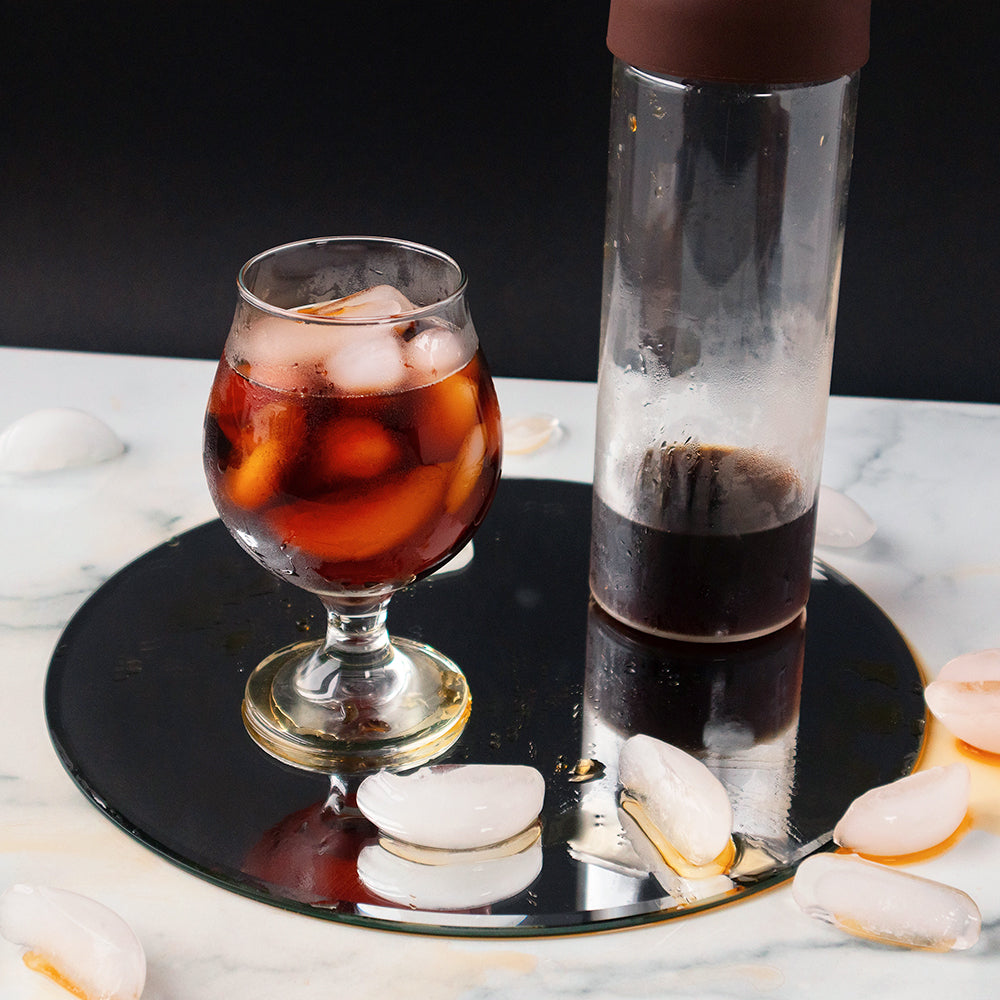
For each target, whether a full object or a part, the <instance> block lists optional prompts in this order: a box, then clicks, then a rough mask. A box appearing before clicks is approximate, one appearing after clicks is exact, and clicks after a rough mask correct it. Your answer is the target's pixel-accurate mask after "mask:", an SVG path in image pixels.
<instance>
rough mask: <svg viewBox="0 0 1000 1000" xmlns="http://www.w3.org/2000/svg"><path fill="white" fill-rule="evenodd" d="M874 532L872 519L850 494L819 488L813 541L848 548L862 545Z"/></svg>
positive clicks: (833, 546) (818, 543) (824, 487)
mask: <svg viewBox="0 0 1000 1000" xmlns="http://www.w3.org/2000/svg"><path fill="white" fill-rule="evenodd" d="M874 534H875V522H874V521H873V520H872V519H871V517H870V516H869V515H868V513H867V512H866V511H865V510H864V509H863V508H862V507H861V506H860V505H859V504H857V503H855V501H853V500H852V499H851V498H850V497H849V496H845V495H844V494H843V493H838V492H837V491H836V490H832V489H830V487H829V486H821V487H820V488H819V506H818V508H817V511H816V544H817V545H827V546H830V547H831V548H840V549H849V548H854V547H856V546H859V545H864V544H865V542H867V541H868V540H869V539H870V538H871V537H872V535H874Z"/></svg>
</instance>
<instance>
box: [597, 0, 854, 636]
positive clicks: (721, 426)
mask: <svg viewBox="0 0 1000 1000" xmlns="http://www.w3.org/2000/svg"><path fill="white" fill-rule="evenodd" d="M868 9H869V0H818V2H815V3H808V4H806V3H801V2H797V0H738V2H736V0H733V2H725V0H719V2H713V3H705V4H695V3H691V2H686V0H613V2H612V4H611V16H610V20H609V27H608V44H609V47H610V49H611V51H612V53H613V54H614V56H615V61H614V79H613V89H612V109H611V142H610V158H609V165H608V202H607V224H606V241H605V268H604V298H603V313H602V331H601V353H600V364H599V375H598V418H597V441H596V453H595V471H594V519H593V534H592V552H591V590H592V593H593V595H594V598H595V599H596V600H597V601H598V602H599V603H600V604H601V605H602V606H603V607H604V608H605V610H607V611H608V612H609V613H611V614H612V615H614V616H615V617H617V618H618V619H619V620H621V621H623V622H625V623H626V624H629V625H631V626H633V627H635V628H639V629H642V630H644V631H648V632H652V633H654V634H658V635H664V636H668V637H671V638H676V639H684V640H692V641H732V640H738V639H746V638H751V637H753V636H756V635H762V634H765V633H767V632H769V631H773V630H775V629H778V628H781V627H782V626H783V625H785V624H787V623H788V622H790V621H792V620H794V619H795V617H796V616H797V615H798V614H799V612H800V611H801V610H802V608H803V607H804V606H805V603H806V600H807V598H808V593H809V580H810V563H811V557H812V546H813V536H814V530H815V506H816V496H817V490H818V487H819V476H820V466H821V461H822V454H823V438H824V433H825V423H826V408H827V399H828V396H829V385H830V366H831V361H832V354H833V334H834V323H835V319H836V306H837V295H838V287H839V276H840V258H841V248H842V242H843V226H844V209H845V204H846V196H847V188H848V179H849V173H850V164H851V152H852V145H853V129H854V117H855V103H856V93H857V80H858V71H859V69H860V67H861V65H862V64H863V63H864V62H865V60H866V58H867V53H868Z"/></svg>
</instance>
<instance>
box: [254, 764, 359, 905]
mask: <svg viewBox="0 0 1000 1000" xmlns="http://www.w3.org/2000/svg"><path fill="white" fill-rule="evenodd" d="M375 837H376V830H375V827H374V826H372V824H371V823H369V822H368V820H366V819H365V818H364V816H362V815H361V814H360V813H359V812H358V810H357V809H356V808H355V805H354V798H353V795H350V794H347V795H345V793H344V790H343V788H342V787H341V786H340V785H339V783H337V782H334V784H333V786H332V787H331V791H330V795H329V796H327V798H325V799H323V800H321V801H319V802H315V803H313V804H312V805H310V806H307V807H306V808H304V809H299V810H297V811H296V812H294V813H291V814H290V815H289V816H286V817H285V818H284V819H282V820H281V821H280V822H278V823H276V824H275V825H274V826H272V827H271V828H270V829H269V830H267V831H266V832H265V833H264V834H263V835H262V836H261V838H260V840H259V841H257V843H256V844H254V846H253V847H252V848H251V849H250V850H249V851H248V852H247V855H246V857H245V858H244V860H243V864H242V869H243V871H244V872H245V873H246V874H247V875H249V876H250V877H251V878H252V879H253V880H254V881H255V882H256V883H258V884H260V885H261V886H263V887H264V888H265V889H267V890H268V891H269V892H273V893H275V894H276V895H277V896H278V897H279V898H282V897H283V898H286V899H292V900H295V901H296V902H298V903H307V904H310V905H313V906H322V907H324V908H328V909H335V910H338V911H340V912H345V913H353V912H354V907H355V905H356V904H357V903H365V902H371V901H372V900H373V899H374V898H375V897H373V896H372V895H371V893H369V892H368V890H367V889H366V888H365V887H364V886H363V885H362V883H361V880H360V879H359V877H358V854H359V853H360V851H361V850H362V848H363V847H364V846H365V845H366V844H370V843H373V842H374V840H375Z"/></svg>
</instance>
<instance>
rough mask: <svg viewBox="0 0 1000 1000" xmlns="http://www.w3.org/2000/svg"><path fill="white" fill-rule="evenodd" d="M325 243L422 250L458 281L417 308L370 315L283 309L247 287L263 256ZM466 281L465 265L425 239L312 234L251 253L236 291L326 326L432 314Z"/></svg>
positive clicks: (266, 307)
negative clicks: (450, 271) (251, 255)
mask: <svg viewBox="0 0 1000 1000" xmlns="http://www.w3.org/2000/svg"><path fill="white" fill-rule="evenodd" d="M327 243H343V244H347V243H367V244H378V245H382V246H386V245H393V246H398V247H402V248H403V249H405V250H408V251H411V252H414V253H418V254H422V255H423V256H425V257H432V258H434V259H436V260H438V261H440V262H441V263H442V264H445V265H447V266H449V267H451V268H452V269H453V270H454V271H455V273H456V276H457V278H458V284H457V285H456V287H455V290H454V291H452V292H450V293H449V294H448V295H443V296H442V297H441V298H439V299H435V301H434V302H431V303H428V304H427V305H424V306H419V307H417V308H416V309H411V310H409V311H408V312H405V313H391V314H386V315H371V316H317V315H315V314H313V313H302V312H299V311H298V310H297V309H285V308H283V307H282V306H276V305H272V304H271V303H270V302H267V301H266V300H265V299H262V298H261V297H260V296H259V295H256V294H255V293H254V292H252V291H250V289H249V288H248V287H247V282H246V277H247V272H248V271H249V270H250V268H251V267H253V266H254V265H255V264H259V263H260V262H261V261H262V260H264V259H265V258H268V257H273V256H276V255H277V254H280V253H283V252H285V251H288V250H295V249H299V248H301V247H308V246H317V247H318V246H323V245H324V244H327ZM467 284H468V276H467V275H466V273H465V268H463V267H462V265H461V264H459V263H458V261H457V260H455V258H454V257H452V256H451V255H450V254H447V253H445V252H444V251H443V250H438V249H436V248H435V247H432V246H428V245H427V244H425V243H417V242H415V241H413V240H404V239H400V238H398V237H394V236H314V237H310V238H308V239H303V240H293V241H292V242H290V243H282V244H279V245H278V246H275V247H271V248H270V249H268V250H262V251H261V252H260V253H258V254H254V256H253V257H251V258H250V259H249V260H248V261H247V262H246V263H245V264H244V265H243V266H242V267H241V268H240V270H239V273H238V274H237V277H236V287H237V289H238V291H239V294H240V298H241V299H243V300H244V301H245V302H247V303H248V304H249V305H252V306H253V307H254V308H256V309H259V310H261V311H262V312H266V313H270V314H271V315H272V316H281V317H284V318H286V319H294V320H295V321H297V322H304V323H319V324H322V325H327V326H371V325H372V323H373V322H384V321H388V322H392V321H395V322H399V321H400V320H405V321H410V320H414V319H420V318H421V317H423V316H427V315H433V314H434V313H436V312H438V311H439V310H440V309H442V308H443V307H447V306H449V305H451V304H452V303H453V302H455V301H456V300H458V299H459V298H461V297H462V296H463V295H464V294H465V288H466V285H467Z"/></svg>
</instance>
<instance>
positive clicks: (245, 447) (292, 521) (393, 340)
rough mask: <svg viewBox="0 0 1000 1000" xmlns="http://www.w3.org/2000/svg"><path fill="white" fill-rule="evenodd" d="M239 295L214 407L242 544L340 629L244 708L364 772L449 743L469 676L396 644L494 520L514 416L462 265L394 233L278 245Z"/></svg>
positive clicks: (268, 732)
mask: <svg viewBox="0 0 1000 1000" xmlns="http://www.w3.org/2000/svg"><path fill="white" fill-rule="evenodd" d="M238 287H239V295H240V298H239V302H238V305H237V309H236V316H235V319H234V320H233V325H232V329H231V331H230V334H229V337H228V339H227V341H226V346H225V351H224V355H223V358H222V361H221V362H220V364H219V368H218V373H217V375H216V379H215V383H214V385H213V387H212V392H211V397H210V399H209V404H208V412H207V415H206V418H205V472H206V475H207V478H208V483H209V487H210V489H211V492H212V497H213V499H214V501H215V504H216V507H217V508H218V510H219V514H220V516H221V518H222V520H223V522H224V523H225V524H226V526H227V527H228V528H229V530H230V532H231V533H232V534H233V536H234V537H235V538H236V540H237V541H238V542H239V543H240V544H241V545H242V546H243V547H244V548H245V549H246V550H247V551H248V552H249V553H250V554H251V555H252V556H253V557H254V558H255V559H257V561H258V562H260V563H261V564H262V565H263V566H265V567H266V568H267V569H269V570H270V571H271V572H273V573H274V574H276V575H277V576H279V577H281V578H283V579H285V580H288V581H289V582H291V583H294V584H295V585H297V586H299V587H302V588H303V589H305V590H308V591H310V592H312V593H314V594H316V595H317V596H318V597H319V598H320V600H321V601H322V602H323V604H324V605H325V607H326V612H327V635H326V639H325V641H320V642H306V643H298V644H296V645H292V646H289V647H286V648H284V649H282V650H279V651H278V652H276V653H274V654H272V655H271V656H270V657H268V658H267V659H266V660H264V661H263V662H262V663H261V664H260V665H259V666H258V668H257V669H256V670H255V671H254V673H253V674H252V675H251V677H250V679H249V681H248V683H247V688H246V697H245V700H244V720H245V722H246V725H247V728H248V730H249V731H250V733H251V735H252V736H253V737H254V739H256V740H257V742H258V743H259V744H260V745H261V746H262V747H264V749H266V750H268V751H269V752H270V753H272V754H273V755H275V756H277V757H279V758H280V759H283V760H285V761H286V762H289V763H292V764H295V765H297V766H299V767H304V768H311V769H317V770H328V771H333V772H336V771H339V772H342V773H343V772H350V771H355V770H361V769H373V768H377V767H384V766H414V765H417V764H420V763H423V762H424V761H426V760H429V759H431V758H432V757H434V756H436V755H437V754H439V753H441V752H443V751H444V750H445V749H446V748H447V747H448V746H450V745H451V744H452V743H453V742H454V741H455V740H456V739H457V738H458V736H459V734H460V733H461V731H462V728H463V727H464V725H465V722H466V719H467V718H468V713H469V705H470V699H469V693H468V688H467V685H466V682H465V678H464V677H463V675H462V673H461V671H460V670H459V668H458V667H457V666H456V665H455V664H453V663H452V662H451V661H450V660H448V659H447V657H445V656H443V655H442V654H440V653H438V652H437V651H436V650H433V649H431V648H430V647H428V646H426V645H424V644H422V643H417V642H413V641H412V640H408V639H392V640H391V641H390V637H389V634H388V632H387V631H386V615H387V610H388V604H389V600H390V598H391V597H392V595H393V593H394V592H395V591H396V590H398V589H399V588H401V587H404V586H406V585H408V584H410V583H413V582H414V581H415V580H418V579H421V578H422V577H424V576H427V575H428V574H430V573H432V572H434V570H436V569H437V568H438V567H440V566H441V565H442V564H443V563H445V562H446V561H447V560H448V559H449V558H450V557H451V556H452V555H454V554H455V553H456V552H458V551H459V550H460V549H461V548H462V547H463V546H464V545H465V544H466V542H468V540H469V539H470V538H471V536H472V534H473V533H474V531H475V530H476V528H477V527H478V526H479V524H480V522H481V521H482V519H483V517H484V516H485V514H486V511H487V509H488V508H489V506H490V503H491V501H492V498H493V494H494V491H495V489H496V485H497V481H498V478H499V474H500V437H501V424H500V413H499V408H498V405H497V399H496V394H495V392H494V389H493V384H492V381H491V379H490V375H489V372H488V370H487V368H486V362H485V360H484V358H483V355H482V352H481V351H480V349H479V342H478V339H477V336H476V331H475V328H474V327H473V324H472V319H471V317H470V315H469V311H468V307H467V304H466V299H465V275H464V273H463V271H462V270H461V268H460V267H459V266H458V265H457V264H456V263H455V262H454V261H453V260H452V259H451V258H449V257H447V256H446V255H444V254H442V253H439V252H438V251H436V250H431V249H430V248H427V247H421V246H418V245H416V244H412V243H404V242H401V241H398V240H386V239H377V238H342V239H325V240H313V241H307V242H303V243H295V244H290V245H288V246H284V247H279V248H277V249H275V250H271V251H268V252H266V253H263V254H261V255H259V256H258V257H256V258H254V259H253V260H251V261H250V262H249V263H248V264H246V265H245V266H244V268H243V269H242V271H241V272H240V278H239V283H238Z"/></svg>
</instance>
